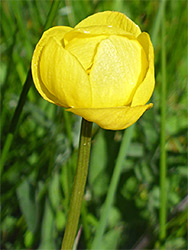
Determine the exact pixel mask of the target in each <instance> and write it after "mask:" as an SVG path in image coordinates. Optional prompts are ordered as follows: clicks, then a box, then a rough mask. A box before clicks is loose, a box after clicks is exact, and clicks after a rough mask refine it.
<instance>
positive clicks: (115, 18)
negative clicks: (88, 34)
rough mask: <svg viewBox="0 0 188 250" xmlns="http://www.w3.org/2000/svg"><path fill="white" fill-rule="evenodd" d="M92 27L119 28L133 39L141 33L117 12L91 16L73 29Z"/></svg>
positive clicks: (133, 24)
mask: <svg viewBox="0 0 188 250" xmlns="http://www.w3.org/2000/svg"><path fill="white" fill-rule="evenodd" d="M94 25H98V26H101V25H106V26H112V27H115V28H120V29H123V30H125V31H126V32H129V33H131V34H133V35H134V36H135V37H137V36H138V35H139V34H140V33H141V31H140V28H139V27H138V25H136V24H135V23H134V22H133V21H131V20H130V19H129V18H128V17H127V16H126V15H124V14H122V13H120V12H117V11H104V12H99V13H96V14H94V15H91V16H89V17H87V18H85V19H84V20H82V21H81V22H80V23H78V24H77V25H76V26H75V28H80V27H87V26H94Z"/></svg>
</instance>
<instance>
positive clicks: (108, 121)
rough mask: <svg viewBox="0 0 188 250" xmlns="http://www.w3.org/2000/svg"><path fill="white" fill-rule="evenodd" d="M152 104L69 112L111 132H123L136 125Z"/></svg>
mask: <svg viewBox="0 0 188 250" xmlns="http://www.w3.org/2000/svg"><path fill="white" fill-rule="evenodd" d="M152 106H153V104H152V103H150V104H148V105H144V106H136V107H129V106H124V107H117V108H101V109H95V108H93V109H74V108H71V109H68V111H70V112H72V113H74V114H76V115H79V116H82V117H83V118H84V119H86V120H87V121H91V122H95V123H96V124H98V125H99V126H100V127H101V128H104V129H109V130H121V129H125V128H127V127H129V126H131V125H132V124H133V123H135V122H136V121H137V120H138V119H139V118H140V117H141V115H142V114H143V113H144V112H145V111H146V110H147V109H150V108H152Z"/></svg>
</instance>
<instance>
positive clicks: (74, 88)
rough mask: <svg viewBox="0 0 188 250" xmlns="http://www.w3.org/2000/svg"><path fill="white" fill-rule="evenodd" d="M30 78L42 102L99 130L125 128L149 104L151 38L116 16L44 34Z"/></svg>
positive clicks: (106, 15) (97, 17)
mask: <svg viewBox="0 0 188 250" xmlns="http://www.w3.org/2000/svg"><path fill="white" fill-rule="evenodd" d="M32 75H33V80H34V84H35V86H36V88H37V90H38V91H39V93H40V94H41V96H42V97H43V98H44V99H46V100H47V101H49V102H51V103H54V104H56V105H59V106H62V107H65V108H68V111H70V112H72V113H74V114H77V115H79V116H82V117H83V118H85V119H86V120H88V121H91V122H95V123H97V124H98V125H99V126H100V127H102V128H104V129H110V130H120V129H125V128H127V127H129V126H130V125H132V124H133V123H135V122H136V121H137V120H138V119H139V118H140V116H141V115H142V114H143V113H144V112H145V111H146V110H147V109H149V108H151V107H152V106H153V105H152V104H146V103H147V102H148V101H149V99H150V97H151V95H152V93H153V90H154V85H155V79H154V53H153V46H152V43H151V40H150V37H149V35H148V34H147V33H145V32H141V30H140V28H139V27H138V26H137V25H136V24H135V23H134V22H132V21H131V20H130V19H129V18H128V17H127V16H125V15H124V14H122V13H119V12H113V11H105V12H100V13H96V14H94V15H92V16H89V17H87V18H86V19H84V20H83V21H81V22H80V23H79V24H78V25H76V26H75V28H70V27H66V26H56V27H53V28H51V29H49V30H47V31H46V32H44V34H43V36H42V38H41V39H40V41H39V42H38V44H37V46H36V48H35V51H34V54H33V58H32Z"/></svg>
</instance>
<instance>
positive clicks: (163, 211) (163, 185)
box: [159, 7, 167, 249]
mask: <svg viewBox="0 0 188 250" xmlns="http://www.w3.org/2000/svg"><path fill="white" fill-rule="evenodd" d="M161 45H162V55H161V66H162V87H161V137H160V150H161V157H160V212H159V220H160V233H159V239H160V245H161V249H163V244H164V241H165V237H166V205H167V204H166V198H167V186H166V171H167V164H166V149H165V138H166V136H165V123H166V46H165V7H164V8H163V21H162V43H161Z"/></svg>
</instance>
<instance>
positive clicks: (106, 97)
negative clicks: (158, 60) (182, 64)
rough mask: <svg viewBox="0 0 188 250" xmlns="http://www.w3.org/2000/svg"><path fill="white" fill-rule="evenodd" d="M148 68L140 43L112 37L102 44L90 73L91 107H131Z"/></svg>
mask: <svg viewBox="0 0 188 250" xmlns="http://www.w3.org/2000/svg"><path fill="white" fill-rule="evenodd" d="M147 66H148V62H147V59H146V55H145V52H144V50H143V48H142V46H141V45H140V44H139V42H138V41H137V40H133V39H128V38H126V37H121V36H110V37H109V38H108V39H105V40H103V41H102V42H101V43H100V45H99V47H98V49H97V54H96V56H95V58H94V64H93V66H92V69H91V72H90V81H91V87H92V98H93V102H92V105H93V106H92V107H96V108H102V107H105V108H106V107H117V106H124V105H128V104H129V103H130V102H131V101H132V96H133V94H134V92H135V89H136V87H137V85H138V84H139V83H140V81H142V79H143V77H144V76H145V72H146V71H145V70H146V68H147Z"/></svg>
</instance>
